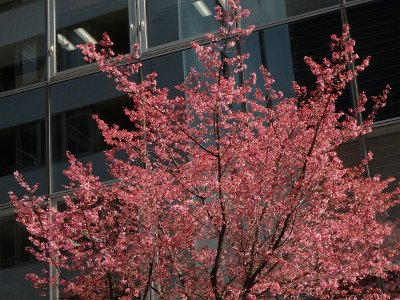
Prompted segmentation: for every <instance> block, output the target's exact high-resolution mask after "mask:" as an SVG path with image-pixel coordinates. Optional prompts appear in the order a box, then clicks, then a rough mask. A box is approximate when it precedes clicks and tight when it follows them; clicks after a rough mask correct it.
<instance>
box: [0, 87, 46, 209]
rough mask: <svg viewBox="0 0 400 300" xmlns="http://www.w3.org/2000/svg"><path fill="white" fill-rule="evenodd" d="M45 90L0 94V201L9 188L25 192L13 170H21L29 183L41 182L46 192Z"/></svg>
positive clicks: (5, 199)
mask: <svg viewBox="0 0 400 300" xmlns="http://www.w3.org/2000/svg"><path fill="white" fill-rule="evenodd" d="M44 116H45V93H44V89H35V90H31V91H28V92H24V93H19V94H15V95H12V96H8V97H3V98H2V99H1V101H0V141H1V144H2V147H0V157H1V159H0V204H2V203H8V201H9V197H8V192H9V191H10V190H12V191H14V192H17V193H24V192H23V190H22V189H21V188H20V186H19V185H18V183H17V182H16V180H15V178H14V176H13V172H14V171H15V170H19V171H22V172H23V174H24V176H25V178H26V180H27V181H28V182H29V183H30V184H34V183H36V182H40V186H39V191H38V192H39V193H45V192H46V178H47V176H46V169H45V153H46V149H45V124H44V123H45V122H44Z"/></svg>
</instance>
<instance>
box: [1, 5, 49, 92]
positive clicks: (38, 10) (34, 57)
mask: <svg viewBox="0 0 400 300" xmlns="http://www.w3.org/2000/svg"><path fill="white" fill-rule="evenodd" d="M45 12H46V9H45V1H43V0H36V1H33V0H32V1H21V0H15V1H1V3H0V92H1V91H6V90H10V89H14V88H18V87H22V86H26V85H29V84H32V83H36V82H39V81H42V80H44V79H45V70H46V68H45V65H46V40H45V22H46V15H45Z"/></svg>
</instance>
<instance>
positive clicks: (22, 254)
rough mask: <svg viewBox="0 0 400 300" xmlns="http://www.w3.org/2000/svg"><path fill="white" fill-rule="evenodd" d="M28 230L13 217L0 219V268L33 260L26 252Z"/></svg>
mask: <svg viewBox="0 0 400 300" xmlns="http://www.w3.org/2000/svg"><path fill="white" fill-rule="evenodd" d="M29 245H30V243H29V240H28V232H27V231H26V229H25V228H24V227H23V226H22V225H20V224H19V223H17V222H16V221H15V220H14V218H11V217H10V218H9V219H7V220H2V222H1V227H0V269H4V268H10V267H13V266H16V265H19V264H22V263H26V262H31V261H33V257H32V256H31V255H30V254H29V253H28V252H26V250H25V248H26V247H27V246H29Z"/></svg>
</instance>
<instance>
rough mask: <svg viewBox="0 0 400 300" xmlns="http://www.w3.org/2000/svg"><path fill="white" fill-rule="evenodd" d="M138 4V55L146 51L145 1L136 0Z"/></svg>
mask: <svg viewBox="0 0 400 300" xmlns="http://www.w3.org/2000/svg"><path fill="white" fill-rule="evenodd" d="M137 4H138V10H137V12H138V18H137V20H138V33H139V36H138V37H139V40H138V42H139V46H140V54H142V53H144V52H146V51H147V49H148V45H147V18H146V16H147V14H146V0H137Z"/></svg>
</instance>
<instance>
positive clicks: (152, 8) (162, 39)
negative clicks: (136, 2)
mask: <svg viewBox="0 0 400 300" xmlns="http://www.w3.org/2000/svg"><path fill="white" fill-rule="evenodd" d="M221 2H224V0H221ZM219 3H220V2H219V0H198V1H193V0H162V1H160V0H147V1H146V13H147V46H148V47H149V48H150V47H154V46H157V45H161V44H164V43H169V42H173V41H177V40H181V39H185V38H190V37H193V36H199V35H202V34H204V33H206V32H209V31H213V30H216V29H217V28H218V27H219V23H218V22H217V21H216V20H215V18H214V8H215V5H218V4H219ZM219 5H220V4H219Z"/></svg>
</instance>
